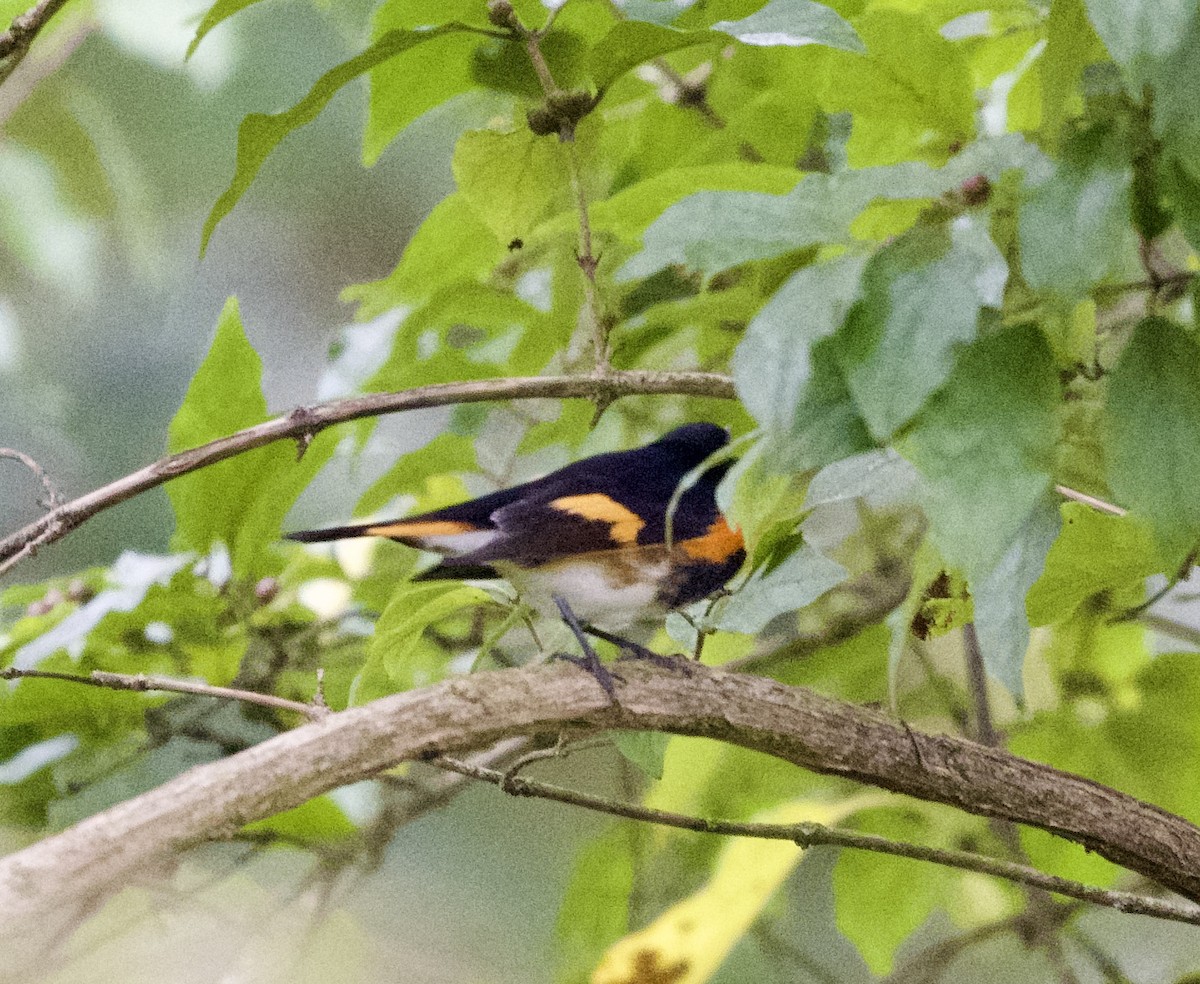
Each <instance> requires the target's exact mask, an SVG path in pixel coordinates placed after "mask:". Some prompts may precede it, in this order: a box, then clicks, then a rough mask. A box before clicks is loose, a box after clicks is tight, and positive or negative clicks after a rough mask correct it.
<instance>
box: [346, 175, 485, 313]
mask: <svg viewBox="0 0 1200 984" xmlns="http://www.w3.org/2000/svg"><path fill="white" fill-rule="evenodd" d="M503 249H504V247H502V246H499V245H498V244H497V242H496V239H495V237H494V236H493V235H492V233H491V230H490V229H489V228H488V227H487V225H486V224H484V222H483V220H482V219H481V218H480V217H479V216H478V215H477V214H476V212H475V210H474V209H473V208H472V207H471V205H470V203H469V202H468V201H467V199H466V197H465V196H464V195H459V194H453V195H448V196H446V197H445V198H443V199H442V200H441V201H440V202H438V204H437V205H436V206H434V209H433V211H432V212H430V213H429V216H428V217H427V218H426V219H425V221H424V222H422V223H421V225H420V227H419V228H418V229H417V231H416V232H415V233H413V237H412V238H411V239H410V240H409V241H408V243H407V244H406V245H405V247H404V253H403V254H402V255H401V257H400V262H399V263H398V264H397V265H396V268H395V269H394V270H393V271H392V272H391V273H390V274H388V275H387V276H386V277H384V278H383V279H382V280H376V281H374V282H372V283H366V284H355V285H354V286H352V287H347V288H346V289H345V290H344V291H343V292H342V298H343V299H344V300H347V301H357V302H358V305H359V307H358V310H357V311H356V312H355V316H356V317H357V318H358V319H359V320H360V321H368V320H370V319H371V318H377V317H379V316H380V315H381V314H384V313H386V312H387V311H391V310H392V309H393V308H395V307H398V306H401V305H404V304H416V303H419V302H421V301H425V300H428V299H429V298H430V297H432V296H433V295H434V294H436V293H437V292H438V291H440V290H442V289H444V288H446V287H447V286H449V285H451V284H454V283H456V282H458V281H461V280H471V279H475V278H476V277H482V276H483V274H484V273H485V272H486V271H487V270H488V269H490V268H491V266H492V264H493V263H494V262H495V260H496V259H497V258H498V257H499V256H500V254H501V253H502V252H503Z"/></svg>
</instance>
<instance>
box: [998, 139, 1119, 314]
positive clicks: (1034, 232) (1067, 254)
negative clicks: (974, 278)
mask: <svg viewBox="0 0 1200 984" xmlns="http://www.w3.org/2000/svg"><path fill="white" fill-rule="evenodd" d="M1131 177H1132V175H1131V173H1130V170H1129V166H1128V165H1127V164H1125V163H1123V162H1120V161H1117V160H1115V159H1114V151H1113V150H1112V149H1111V148H1108V147H1106V138H1105V136H1104V134H1102V133H1090V134H1087V135H1085V136H1083V137H1079V138H1076V139H1075V140H1074V141H1072V143H1071V144H1070V146H1069V147H1068V156H1067V157H1066V159H1065V160H1064V161H1063V162H1062V163H1061V164H1060V165H1059V167H1058V170H1057V171H1056V173H1055V174H1054V176H1053V177H1052V178H1050V179H1049V180H1048V181H1046V182H1044V183H1043V184H1041V185H1039V186H1038V187H1036V188H1035V189H1034V191H1033V193H1032V194H1031V195H1030V196H1029V198H1028V199H1027V200H1026V201H1025V203H1024V204H1023V205H1022V206H1021V211H1020V216H1019V226H1018V228H1019V235H1020V243H1021V272H1022V273H1023V274H1024V276H1025V279H1026V280H1027V281H1028V282H1029V285H1030V286H1031V287H1033V288H1034V289H1036V290H1048V291H1052V292H1054V293H1056V294H1059V295H1060V296H1062V297H1063V298H1065V299H1067V300H1076V299H1078V298H1080V297H1082V296H1084V295H1085V294H1086V293H1087V292H1088V291H1089V290H1090V289H1091V288H1092V287H1093V286H1094V285H1095V283H1096V281H1098V280H1102V279H1103V278H1104V277H1105V276H1107V275H1108V274H1109V273H1111V272H1112V271H1114V270H1115V269H1117V264H1118V263H1119V261H1120V259H1121V253H1122V247H1124V246H1127V245H1128V244H1129V242H1130V228H1129V205H1130V199H1129V187H1130V181H1131Z"/></svg>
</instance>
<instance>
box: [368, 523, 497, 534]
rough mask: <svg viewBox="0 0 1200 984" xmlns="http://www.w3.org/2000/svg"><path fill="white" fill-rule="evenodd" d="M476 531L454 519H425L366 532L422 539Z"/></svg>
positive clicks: (377, 527) (380, 527) (386, 525)
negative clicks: (423, 537)
mask: <svg viewBox="0 0 1200 984" xmlns="http://www.w3.org/2000/svg"><path fill="white" fill-rule="evenodd" d="M474 529H475V527H474V526H473V525H472V524H471V523H463V522H460V521H458V520H452V519H425V520H417V521H416V522H405V521H404V520H402V519H401V520H399V521H397V522H395V523H385V524H383V525H382V526H368V527H367V529H366V531H365V532H367V533H370V534H371V535H372V536H403V537H422V536H453V535H454V534H455V533H470V532H472V531H473V530H474Z"/></svg>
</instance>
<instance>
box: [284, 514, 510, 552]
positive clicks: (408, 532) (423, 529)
mask: <svg viewBox="0 0 1200 984" xmlns="http://www.w3.org/2000/svg"><path fill="white" fill-rule="evenodd" d="M496 535H497V534H496V530H494V529H480V528H479V527H478V526H476V525H475V524H473V523H468V522H465V521H461V520H456V519H429V518H420V517H416V518H413V519H396V520H387V521H383V522H375V523H360V524H358V525H355V526H333V527H330V528H329V529H325V530H299V531H297V532H295V533H288V534H287V539H289V540H298V541H300V542H301V543H325V542H326V541H328V540H345V539H349V538H351V537H357V536H382V537H387V538H388V539H389V540H395V541H397V542H398V543H403V544H405V545H406V546H409V547H416V548H417V549H418V550H432V551H434V552H435V553H440V554H445V555H447V556H451V557H454V556H458V555H459V554H464V553H467V552H468V551H471V550H475V549H477V548H478V547H480V546H483V545H484V544H485V543H487V542H488V541H489V540H491V539H492V538H493V537H495V536H496Z"/></svg>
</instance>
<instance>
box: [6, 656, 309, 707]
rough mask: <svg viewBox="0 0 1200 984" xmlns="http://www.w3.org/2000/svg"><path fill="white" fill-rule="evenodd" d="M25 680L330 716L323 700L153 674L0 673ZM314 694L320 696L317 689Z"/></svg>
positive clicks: (49, 671)
mask: <svg viewBox="0 0 1200 984" xmlns="http://www.w3.org/2000/svg"><path fill="white" fill-rule="evenodd" d="M27 678H32V679H36V680H65V681H67V682H68V683H82V684H86V685H87V686H89V687H105V688H107V689H109V690H140V691H146V690H161V691H164V692H168V693H176V694H195V695H197V696H199V697H216V698H218V699H220V700H236V701H241V702H242V703H243V704H257V705H258V706H259V707H272V708H274V709H275V710H277V711H292V712H293V713H296V714H300V715H303V716H304V717H306V718H308V719H309V720H310V721H320V720H322V719H323V718H324V717H326V715H328V714H329V713H330V711H329V708H328V707H326V706H325V701H324V697H322V698H321V699H320V701H319V702H318V701H316V700H314V701H313V703H311V704H304V703H301V702H300V701H298V700H288V699H287V698H286V697H276V696H275V695H274V694H260V693H256V692H255V691H253V690H241V689H239V688H237V687H216V686H213V685H212V684H209V683H198V682H196V681H193V680H172V679H171V678H170V677H163V676H155V675H154V674H149V675H147V674H145V673H138V674H128V673H107V672H105V671H104V670H93V671H92V672H91V675H89V676H84V675H83V674H81V673H58V672H55V671H52V670H20V669H17V668H16V667H15V666H9V667H6V668H5V669H3V670H0V680H21V679H27ZM318 693H320V691H319V690H318Z"/></svg>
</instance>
